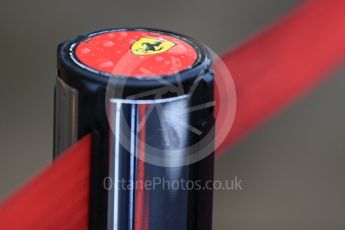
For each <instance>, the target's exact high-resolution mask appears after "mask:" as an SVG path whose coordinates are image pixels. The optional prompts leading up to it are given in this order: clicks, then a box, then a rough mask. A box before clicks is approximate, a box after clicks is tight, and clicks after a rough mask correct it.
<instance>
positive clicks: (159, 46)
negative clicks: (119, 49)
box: [131, 37, 176, 55]
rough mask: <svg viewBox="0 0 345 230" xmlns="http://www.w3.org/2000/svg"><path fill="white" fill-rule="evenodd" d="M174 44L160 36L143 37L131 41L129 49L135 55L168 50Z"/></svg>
mask: <svg viewBox="0 0 345 230" xmlns="http://www.w3.org/2000/svg"><path fill="white" fill-rule="evenodd" d="M175 45H176V44H175V43H173V42H171V41H167V40H164V39H162V38H151V37H143V38H140V39H139V40H138V41H136V42H134V43H133V45H132V47H131V51H132V53H133V54H135V55H150V54H159V53H163V52H166V51H168V50H169V49H171V48H172V47H174V46H175Z"/></svg>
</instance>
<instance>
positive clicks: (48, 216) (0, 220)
mask: <svg viewBox="0 0 345 230" xmlns="http://www.w3.org/2000/svg"><path fill="white" fill-rule="evenodd" d="M90 154H91V135H87V136H86V137H84V138H83V139H82V140H80V141H79V142H78V143H77V144H75V145H74V146H73V147H71V148H70V149H68V150H67V151H66V152H65V154H63V155H62V156H61V157H59V158H58V159H57V160H56V161H55V162H54V163H53V164H52V165H51V166H49V167H48V168H46V169H45V170H43V171H42V172H41V173H40V174H39V175H37V176H36V177H35V178H33V179H32V180H31V181H30V182H29V183H27V184H26V185H25V186H24V187H22V188H21V189H20V190H19V191H18V192H17V193H16V194H14V195H13V196H12V197H11V198H10V199H9V200H7V201H6V202H5V203H4V204H2V205H1V209H0V229H2V230H26V229H27V230H39V229H45V230H47V229H49V230H54V229H59V230H62V229H64V230H68V229H70V230H77V229H87V225H88V203H89V197H88V196H89V190H88V187H89V177H90V173H89V171H90V170H89V169H90Z"/></svg>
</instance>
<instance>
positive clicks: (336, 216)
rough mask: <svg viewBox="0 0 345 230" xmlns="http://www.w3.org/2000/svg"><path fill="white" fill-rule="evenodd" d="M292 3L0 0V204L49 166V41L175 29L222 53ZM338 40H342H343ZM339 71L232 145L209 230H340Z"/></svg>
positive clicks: (344, 218) (344, 83) (343, 158)
mask: <svg viewBox="0 0 345 230" xmlns="http://www.w3.org/2000/svg"><path fill="white" fill-rule="evenodd" d="M298 3H299V1H297V0H281V1H276V0H236V1H234V0H208V1H206V0H173V1H172V0H170V1H167V0H160V1H158V0H150V1H139V0H137V1H134V0H112V1H110V0H107V1H104V0H102V1H90V0H84V1H81V0H79V1H68V0H59V1H47V0H31V1H17V0H1V7H0V26H1V38H0V39H1V42H0V47H1V49H0V51H1V52H0V65H1V78H0V83H1V84H0V85H1V90H0V103H1V107H0V108H1V113H0V118H1V119H0V130H1V132H0V147H1V148H0V151H1V152H0V199H4V198H5V197H7V196H8V195H9V194H10V193H11V192H12V191H14V190H15V189H16V188H18V186H20V185H21V184H22V183H23V182H25V181H26V180H28V179H29V178H30V177H31V176H33V175H34V174H35V173H36V172H38V171H39V170H40V169H41V168H42V167H43V166H45V165H47V164H49V163H50V162H51V160H52V128H53V87H54V77H55V54H56V46H57V44H58V43H59V42H61V41H64V40H67V39H70V38H73V37H74V36H76V35H77V34H79V33H84V32H88V31H93V30H97V29H101V28H107V27H114V26H117V27H118V26H149V27H158V28H164V29H168V30H173V31H176V32H181V33H185V34H187V35H190V36H192V37H194V38H196V39H197V40H199V41H201V42H203V43H205V44H207V45H208V46H210V47H211V48H212V49H213V50H215V51H217V52H219V53H221V52H222V51H224V50H226V49H229V48H233V47H235V46H236V44H238V43H240V42H242V41H243V40H244V39H246V38H247V37H249V36H250V35H252V34H254V33H255V32H257V31H260V29H261V28H263V27H264V26H265V25H267V24H270V23H272V22H274V21H275V20H276V19H278V18H279V17H280V15H282V14H283V13H284V12H286V11H288V10H290V9H292V8H294V7H295V6H296V5H297V4H298ZM344 42H345V41H344ZM344 75H345V69H343V70H339V71H338V72H337V73H333V77H332V78H331V79H330V80H329V81H327V82H326V83H325V84H323V85H322V86H321V87H319V88H317V89H316V90H313V91H312V92H311V93H309V94H308V96H307V97H305V98H303V99H302V100H300V101H299V102H298V103H296V104H294V105H292V106H290V107H289V108H288V109H287V110H286V111H285V112H284V113H282V114H280V115H279V116H278V117H276V118H274V119H273V120H271V121H269V122H267V123H266V124H264V125H263V126H262V127H261V128H259V129H258V130H256V131H255V132H254V133H253V134H251V135H250V136H249V137H247V138H246V139H245V140H243V141H242V142H240V143H238V144H237V145H236V146H234V147H233V148H232V149H231V150H229V151H228V153H226V154H225V155H224V156H223V157H222V158H221V159H220V160H218V161H217V163H216V178H217V179H220V180H226V179H231V178H233V177H235V176H237V177H238V178H239V179H241V180H243V184H242V185H243V190H242V191H216V192H215V203H214V229H216V230H218V229H224V230H225V229H238V230H242V229H246V230H247V229H259V230H260V229H263V230H267V229H272V230H273V229H280V230H284V229H339V230H340V229H341V230H344V229H345V197H344V194H345V182H344V179H343V175H344V174H345V167H344V164H345V142H344V138H345V121H344V117H345V106H344V100H343V99H344V98H345V90H344V89H345V78H344Z"/></svg>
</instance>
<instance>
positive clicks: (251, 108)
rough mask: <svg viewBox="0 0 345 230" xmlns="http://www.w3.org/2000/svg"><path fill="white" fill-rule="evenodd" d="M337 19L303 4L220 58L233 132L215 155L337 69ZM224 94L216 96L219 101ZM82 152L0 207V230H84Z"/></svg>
mask: <svg viewBox="0 0 345 230" xmlns="http://www.w3.org/2000/svg"><path fill="white" fill-rule="evenodd" d="M343 12H345V1H342V0H332V1H327V0H314V1H308V2H307V3H305V4H304V5H302V6H301V7H299V8H298V9H297V10H295V11H294V12H293V13H291V14H290V15H289V16H287V17H286V18H285V19H284V20H283V21H282V22H281V23H279V24H277V25H275V26H274V27H272V28H271V29H269V30H267V31H266V32H264V33H262V34H261V35H259V36H258V37H256V38H255V39H252V40H250V41H249V42H247V43H245V44H244V45H243V46H242V47H240V48H238V49H237V50H235V51H232V52H230V53H228V54H225V55H224V61H225V62H226V64H227V65H228V66H229V68H230V70H231V72H232V75H233V77H234V81H235V85H236V89H237V97H238V98H237V102H238V105H237V115H236V118H235V122H234V126H233V129H232V131H231V132H230V135H228V138H227V139H226V142H225V143H223V145H222V146H221V150H220V151H218V153H220V152H221V151H222V150H224V149H225V148H228V147H229V146H230V145H231V144H232V143H234V142H235V141H237V140H238V139H239V138H241V137H243V136H244V135H245V134H246V133H247V132H249V131H250V130H251V129H253V128H254V127H256V126H257V125H259V124H260V123H262V121H264V120H265V119H267V118H269V117H271V116H272V115H273V114H274V113H276V112H277V111H279V109H281V108H282V107H283V106H285V105H286V104H287V103H290V102H291V101H293V100H294V99H295V98H296V97H297V96H298V95H301V94H302V93H303V92H305V90H306V89H308V88H310V87H311V86H313V85H315V84H316V83H317V82H319V81H320V80H321V79H322V78H324V76H325V74H326V73H327V72H328V71H330V70H331V69H333V67H336V65H338V64H339V63H340V62H341V61H343V59H344V57H345V42H344V41H345V30H344V28H343V24H344V21H345V14H344V13H343ZM224 93H226V92H219V94H220V97H219V98H222V94H224ZM217 104H219V103H217ZM219 120H221V119H219ZM90 151H91V137H90V135H89V136H87V137H85V138H83V139H82V140H81V141H80V142H78V143H77V144H76V145H75V146H73V147H72V148H71V149H69V150H67V151H66V153H65V154H64V155H63V156H62V157H61V158H59V159H58V160H57V161H56V162H55V163H54V164H53V165H52V166H50V167H49V168H47V169H46V170H44V171H43V172H42V173H41V174H39V175H38V176H37V177H36V178H34V179H33V180H32V181H31V182H29V183H28V184H27V185H25V186H24V187H23V188H22V189H21V190H19V191H18V192H17V193H16V194H14V196H12V197H11V198H9V200H7V201H6V202H5V203H4V204H2V205H1V209H0V229H6V230H23V229H32V230H36V229H50V230H54V229H59V230H60V229H78V230H84V229H85V230H86V229H87V217H88V214H87V213H88V190H89V189H88V182H89V163H90V162H89V161H90Z"/></svg>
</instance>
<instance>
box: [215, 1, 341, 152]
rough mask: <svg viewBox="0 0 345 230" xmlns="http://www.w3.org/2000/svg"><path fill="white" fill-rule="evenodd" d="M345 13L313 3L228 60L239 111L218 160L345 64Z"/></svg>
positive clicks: (336, 4)
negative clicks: (229, 149)
mask: <svg viewBox="0 0 345 230" xmlns="http://www.w3.org/2000/svg"><path fill="white" fill-rule="evenodd" d="M344 12H345V1H342V0H332V1H327V0H313V1H308V2H307V3H305V4H304V5H302V6H301V7H299V8H298V9H296V10H295V11H294V12H292V13H290V14H289V15H288V16H287V17H285V18H284V19H283V20H282V21H281V22H280V23H279V24H277V25H275V26H273V27H272V28H270V29H268V30H267V31H265V32H264V33H262V34H260V35H259V36H257V37H256V38H254V39H252V40H250V41H249V42H246V43H244V44H243V45H242V46H241V47H239V48H238V49H236V50H235V51H231V52H228V53H226V54H225V55H224V56H223V60H224V61H225V63H226V65H227V66H228V67H229V69H230V71H231V73H232V76H233V79H234V82H235V86H236V90H237V111H236V117H235V120H234V124H233V127H232V130H231V132H230V135H228V136H227V139H226V141H225V142H223V143H222V145H221V146H220V148H219V149H218V154H219V153H222V152H223V151H224V149H226V148H228V147H229V146H230V145H231V144H232V143H234V142H236V141H238V139H240V138H242V137H243V136H244V135H245V134H246V133H248V132H249V131H250V130H252V129H253V128H255V127H256V126H258V125H260V124H261V123H262V122H263V121H264V120H266V119H268V118H269V117H271V116H272V115H274V114H275V113H276V112H277V111H279V110H280V109H281V108H283V107H285V106H286V105H287V104H288V103H291V102H292V101H294V100H295V98H296V97H297V96H300V95H301V94H303V93H305V92H306V90H307V89H309V88H311V87H312V86H314V85H315V84H317V83H318V82H319V81H320V80H321V79H324V78H325V77H326V73H327V72H328V71H330V70H332V69H333V68H334V67H336V66H337V65H339V64H340V63H341V62H342V61H344V58H345V29H344V23H345V13H344ZM220 93H221V94H225V93H226V92H220ZM220 98H222V96H220ZM217 104H218V103H217ZM217 104H216V105H217ZM219 120H222V119H220V118H219ZM218 125H221V124H218Z"/></svg>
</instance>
